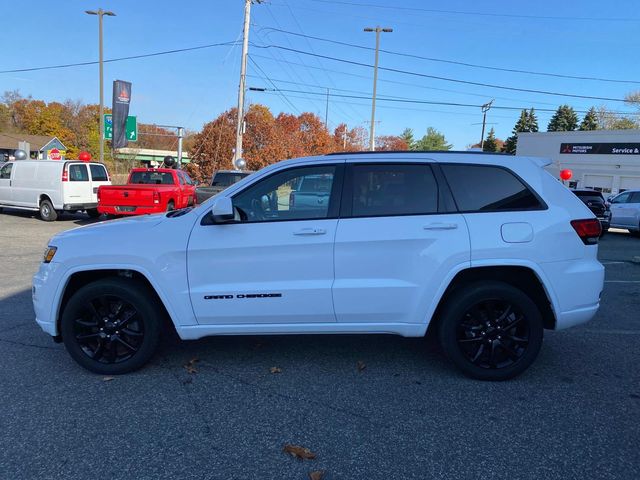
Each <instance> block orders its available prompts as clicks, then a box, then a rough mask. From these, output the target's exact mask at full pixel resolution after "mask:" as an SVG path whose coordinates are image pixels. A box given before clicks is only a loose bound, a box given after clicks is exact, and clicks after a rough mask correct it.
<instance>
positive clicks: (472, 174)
mask: <svg viewBox="0 0 640 480" xmlns="http://www.w3.org/2000/svg"><path fill="white" fill-rule="evenodd" d="M442 170H443V171H444V174H445V176H446V177H447V182H448V183H449V186H450V187H451V191H452V193H453V196H454V198H455V201H456V203H457V205H458V209H459V210H460V211H463V212H495V211H504V210H532V209H540V208H542V205H541V204H540V202H539V201H538V199H537V198H536V196H535V195H534V194H533V193H532V192H531V191H530V190H529V189H528V188H527V187H526V186H525V185H524V184H523V183H522V182H521V181H520V180H519V179H518V178H517V177H516V176H515V175H514V174H513V173H512V172H510V171H509V170H506V169H504V168H500V167H491V166H485V165H442Z"/></svg>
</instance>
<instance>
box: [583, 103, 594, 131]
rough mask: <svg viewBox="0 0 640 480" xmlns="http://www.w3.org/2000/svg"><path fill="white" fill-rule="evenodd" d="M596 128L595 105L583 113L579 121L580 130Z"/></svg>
mask: <svg viewBox="0 0 640 480" xmlns="http://www.w3.org/2000/svg"><path fill="white" fill-rule="evenodd" d="M597 129H598V114H597V112H596V108H595V107H591V108H590V109H589V111H588V112H587V113H585V115H584V118H583V119H582V123H580V130H597Z"/></svg>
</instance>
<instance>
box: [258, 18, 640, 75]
mask: <svg viewBox="0 0 640 480" xmlns="http://www.w3.org/2000/svg"><path fill="white" fill-rule="evenodd" d="M261 29H262V30H271V31H274V32H280V33H284V34H287V35H295V36H297V37H303V38H307V39H312V40H318V41H321V42H328V43H333V44H335V45H342V46H347V47H353V48H359V49H361V50H375V49H374V48H372V47H367V46H365V45H358V44H355V43H349V42H342V41H339V40H332V39H329V38H323V37H316V36H314V35H306V34H303V33H296V32H290V31H288V30H283V29H280V28H274V27H261ZM380 51H381V52H383V53H387V54H389V55H397V56H400V57H407V58H416V59H419V60H427V61H430V62H439V63H447V64H451V65H460V66H463V67H471V68H482V69H485V70H495V71H499V72H509V73H523V74H527V75H540V76H545V77H554V78H569V79H573V80H591V81H598V82H611V83H631V84H635V85H640V81H638V80H619V79H613V78H602V77H589V76H584V75H566V74H562V73H550V72H536V71H534V70H520V69H517V68H506V67H494V66H489V65H480V64H476V63H467V62H459V61H456V60H446V59H442V58H434V57H425V56H422V55H415V54H411V53H405V52H394V51H392V50H384V49H382V48H381V49H380ZM313 53H315V52H313Z"/></svg>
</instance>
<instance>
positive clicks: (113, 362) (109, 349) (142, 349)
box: [60, 277, 164, 375]
mask: <svg viewBox="0 0 640 480" xmlns="http://www.w3.org/2000/svg"><path fill="white" fill-rule="evenodd" d="M163 318H164V312H163V310H162V309H161V308H160V305H159V304H158V302H157V300H155V295H154V294H153V292H151V291H150V290H149V288H147V287H146V286H145V285H142V284H141V283H139V282H137V281H135V280H132V279H128V278H120V277H113V278H106V279H102V280H98V281H95V282H93V283H90V284H88V285H85V286H84V287H82V288H81V289H79V290H78V291H77V292H76V293H74V294H73V296H72V297H71V299H70V300H69V302H68V303H67V305H66V306H65V309H64V311H63V312H62V318H61V322H60V331H61V333H62V340H63V342H64V345H65V347H66V348H67V351H68V352H69V355H71V357H72V358H73V359H74V360H75V361H76V362H77V363H78V364H80V365H81V366H83V367H84V368H86V369H87V370H90V371H92V372H94V373H98V374H100V375H119V374H122V373H128V372H132V371H134V370H137V369H139V368H140V367H142V366H143V365H144V364H146V363H147V362H148V361H149V360H150V359H151V357H152V356H153V354H154V353H155V351H156V349H157V346H158V343H159V340H160V331H161V328H162V321H163Z"/></svg>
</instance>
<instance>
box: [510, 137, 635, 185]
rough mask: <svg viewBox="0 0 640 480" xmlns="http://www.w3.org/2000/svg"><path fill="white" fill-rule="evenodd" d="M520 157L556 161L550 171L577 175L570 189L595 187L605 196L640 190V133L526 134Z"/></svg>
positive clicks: (520, 144) (518, 150) (520, 141)
mask: <svg viewBox="0 0 640 480" xmlns="http://www.w3.org/2000/svg"><path fill="white" fill-rule="evenodd" d="M516 154H517V155H523V156H529V157H545V158H550V159H551V160H552V164H551V165H549V167H547V168H548V170H549V171H550V172H551V173H552V174H553V175H554V176H556V177H557V178H559V175H560V170H565V169H569V170H571V171H572V172H573V174H572V176H571V178H570V179H569V180H568V181H567V182H565V183H566V184H567V186H568V187H569V188H593V189H595V190H598V191H600V192H602V193H604V194H615V193H619V192H623V191H625V190H632V189H640V130H591V131H574V132H536V133H528V132H522V133H519V134H518V143H517V146H516Z"/></svg>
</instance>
